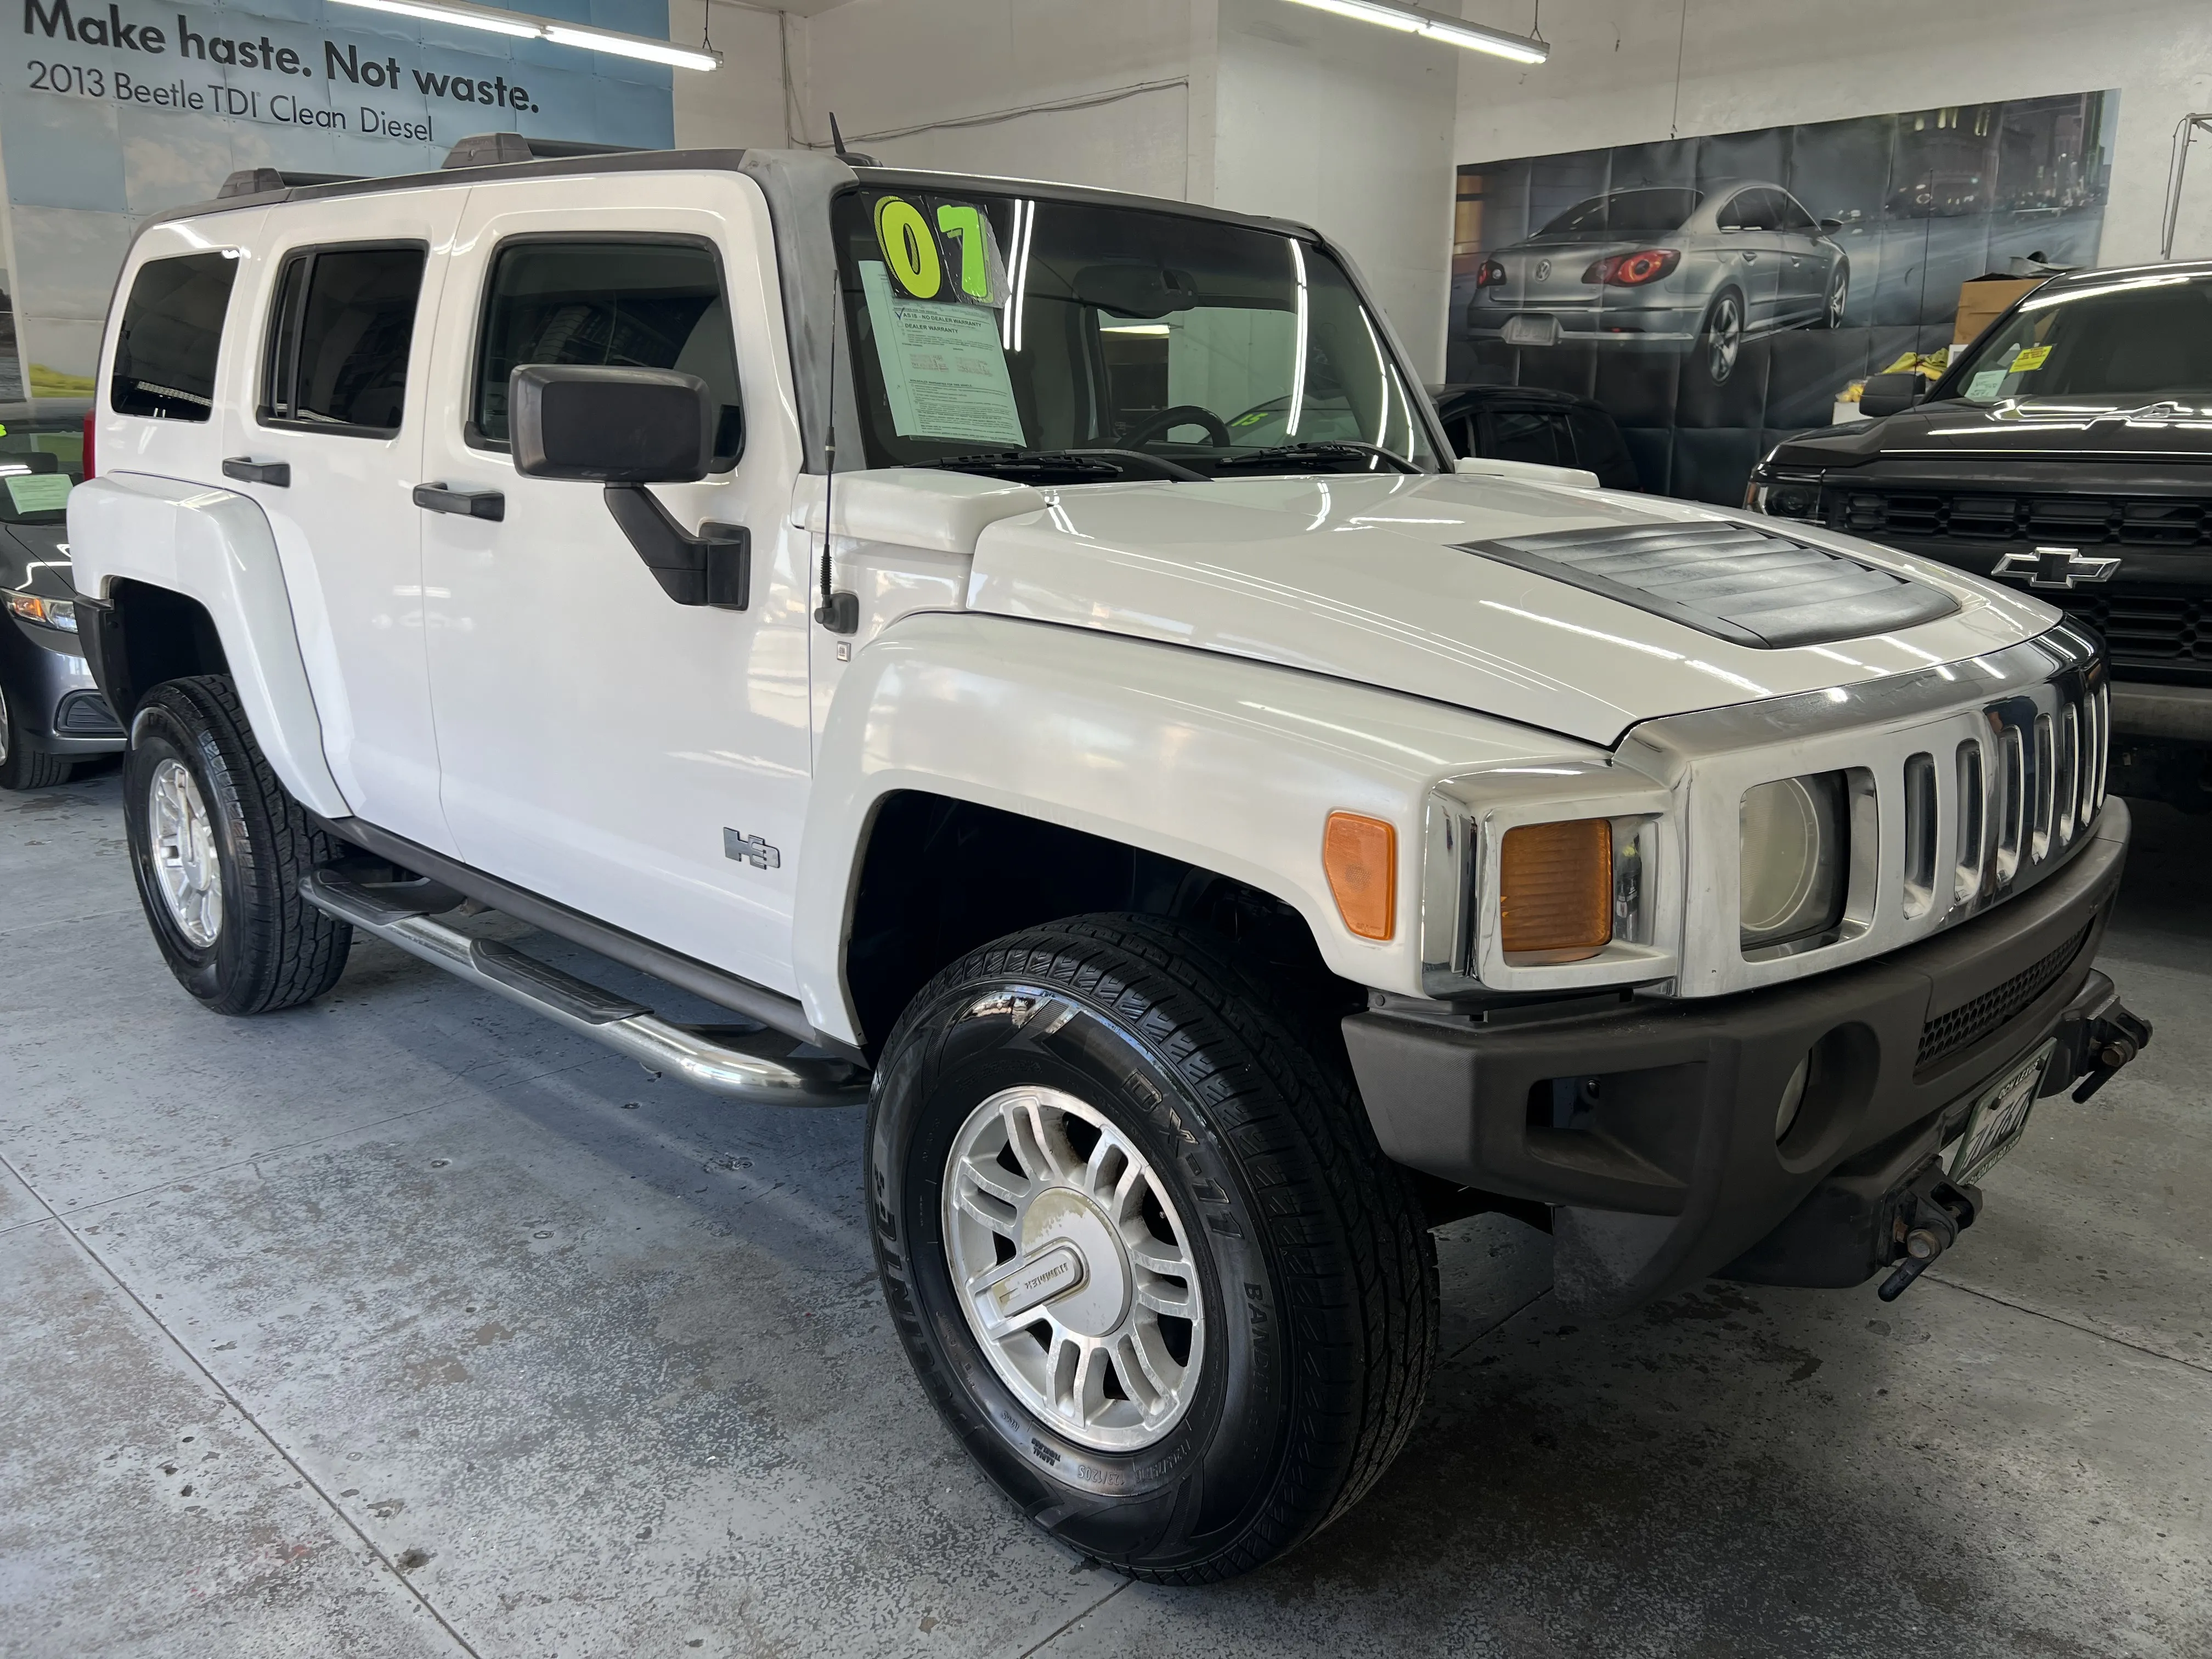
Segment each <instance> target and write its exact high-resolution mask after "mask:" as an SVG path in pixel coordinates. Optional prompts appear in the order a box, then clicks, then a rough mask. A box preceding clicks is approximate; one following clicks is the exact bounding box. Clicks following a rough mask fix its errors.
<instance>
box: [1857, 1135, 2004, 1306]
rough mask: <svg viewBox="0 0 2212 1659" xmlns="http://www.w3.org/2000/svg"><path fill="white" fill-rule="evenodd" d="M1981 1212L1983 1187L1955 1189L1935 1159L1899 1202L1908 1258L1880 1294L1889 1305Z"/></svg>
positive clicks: (1903, 1246)
mask: <svg viewBox="0 0 2212 1659" xmlns="http://www.w3.org/2000/svg"><path fill="white" fill-rule="evenodd" d="M1981 1210H1982V1193H1981V1188H1978V1187H1958V1186H1954V1185H1953V1184H1952V1183H1951V1182H1949V1181H1948V1180H1946V1179H1945V1178H1944V1176H1943V1168H1942V1164H1938V1163H1936V1162H1934V1161H1933V1160H1931V1161H1930V1162H1929V1164H1928V1167H1927V1168H1925V1169H1924V1170H1921V1172H1920V1173H1919V1174H1918V1175H1917V1176H1914V1177H1913V1178H1912V1181H1911V1184H1910V1185H1908V1186H1907V1187H1906V1188H1905V1193H1904V1195H1903V1196H1902V1197H1901V1198H1900V1199H1899V1201H1898V1206H1897V1221H1896V1235H1895V1237H1896V1238H1897V1242H1898V1243H1899V1247H1900V1248H1901V1249H1903V1250H1904V1252H1905V1259H1904V1260H1903V1261H1900V1262H1899V1263H1898V1264H1897V1269H1896V1271H1895V1272H1893V1273H1891V1274H1890V1276H1889V1277H1888V1278H1887V1279H1883V1280H1882V1281H1881V1290H1880V1291H1877V1292H1876V1294H1877V1295H1879V1296H1880V1297H1881V1299H1882V1300H1883V1301H1885V1302H1894V1301H1896V1300H1897V1298H1898V1297H1900V1296H1903V1295H1904V1294H1905V1291H1907V1290H1908V1289H1909V1288H1911V1284H1912V1281H1913V1280H1914V1279H1917V1278H1919V1277H1920V1275H1921V1274H1923V1273H1926V1272H1927V1271H1928V1269H1929V1267H1932V1266H1934V1265H1935V1261H1936V1257H1937V1256H1939V1255H1942V1254H1943V1252H1944V1251H1946V1250H1948V1249H1950V1248H1951V1246H1952V1245H1954V1244H1955V1243H1958V1242H1959V1235H1960V1233H1962V1232H1964V1231H1966V1229H1967V1228H1969V1227H1971V1226H1972V1225H1974V1218H1975V1217H1976V1216H1978V1215H1979V1214H1980V1213H1981Z"/></svg>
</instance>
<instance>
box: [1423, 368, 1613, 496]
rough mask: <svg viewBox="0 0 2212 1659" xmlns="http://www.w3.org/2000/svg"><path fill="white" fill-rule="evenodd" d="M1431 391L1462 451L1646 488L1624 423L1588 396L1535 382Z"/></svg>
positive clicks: (1448, 432) (1446, 429) (1454, 442)
mask: <svg viewBox="0 0 2212 1659" xmlns="http://www.w3.org/2000/svg"><path fill="white" fill-rule="evenodd" d="M1431 396H1432V397H1433V398H1435V399H1436V404H1437V414H1438V415H1440V416H1443V423H1444V435H1445V436H1446V437H1448V438H1449V439H1450V440H1451V446H1452V448H1453V450H1454V451H1455V452H1456V453H1459V454H1461V455H1470V456H1472V455H1480V456H1481V457H1483V458H1484V459H1487V460H1498V461H1538V462H1541V463H1542V464H1543V465H1546V466H1578V467H1581V468H1583V470H1584V471H1590V472H1595V473H1596V474H1597V481H1598V482H1599V483H1601V484H1603V485H1604V486H1605V487H1606V488H1607V489H1641V488H1643V485H1642V483H1640V482H1639V481H1638V478H1637V476H1636V463H1635V462H1634V461H1632V460H1631V459H1629V455H1628V446H1627V445H1626V444H1625V443H1623V442H1622V441H1620V428H1619V427H1617V426H1615V425H1614V424H1613V416H1610V415H1608V414H1607V413H1606V412H1605V410H1604V409H1603V408H1601V406H1600V405H1598V404H1594V403H1592V402H1591V401H1590V400H1589V398H1578V397H1577V396H1575V394H1574V393H1572V392H1547V391H1546V390H1545V389H1544V388H1543V387H1541V386H1434V387H1431Z"/></svg>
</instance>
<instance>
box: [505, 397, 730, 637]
mask: <svg viewBox="0 0 2212 1659" xmlns="http://www.w3.org/2000/svg"><path fill="white" fill-rule="evenodd" d="M714 415H715V410H714V401H713V399H712V398H710V397H709V396H708V391H707V383H706V382H705V381H704V380H701V379H700V378H699V377H698V376H697V375H696V374H677V373H676V372H675V371H674V370H672V369H665V368H590V367H585V366H582V365H576V364H567V363H527V364H525V365H524V366H523V367H522V368H518V369H516V370H515V371H514V372H513V374H510V375H508V376H507V436H508V439H509V441H510V442H511V443H512V445H513V451H514V470H515V471H517V472H520V474H522V476H523V477H526V478H569V479H574V480H577V481H579V482H580V483H597V484H604V485H605V487H606V489H605V494H606V503H607V511H608V512H609V513H612V514H613V515H614V520H615V523H616V524H617V525H618V526H621V529H622V532H623V535H624V536H626V537H628V538H629V544H630V546H631V547H632V548H634V549H635V550H636V552H637V556H638V557H639V558H640V559H641V560H642V561H643V562H644V564H645V568H647V570H649V571H651V572H652V573H653V580H655V581H657V582H659V584H660V591H661V592H664V593H665V594H667V595H668V597H669V598H670V599H673V600H675V601H676V603H677V604H678V605H719V606H720V607H721V608H723V609H724V610H728V611H742V610H744V608H745V605H746V602H747V599H748V596H749V594H750V589H751V586H752V537H751V533H750V532H749V531H747V530H746V528H745V527H744V526H743V525H729V524H702V525H701V526H699V531H698V533H697V534H696V535H694V534H693V533H692V532H690V531H688V530H686V529H684V526H682V525H679V524H678V523H677V522H676V520H673V519H671V517H669V516H668V509H667V508H666V507H663V506H662V505H661V504H660V503H659V501H657V500H656V499H655V498H654V497H653V493H652V492H651V491H650V490H648V489H646V488H645V486H646V485H647V484H653V483H694V482H696V480H698V479H701V478H703V477H706V476H707V470H708V468H709V467H710V466H712V465H714Z"/></svg>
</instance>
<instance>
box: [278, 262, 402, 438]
mask: <svg viewBox="0 0 2212 1659" xmlns="http://www.w3.org/2000/svg"><path fill="white" fill-rule="evenodd" d="M427 257H428V256H427V255H426V253H425V252H424V251H423V250H422V248H420V247H362V248H319V249H316V250H314V251H313V252H307V253H297V254H295V255H293V256H292V258H290V260H289V261H288V262H287V263H286V264H285V267H284V274H283V277H282V278H281V279H280V280H279V282H278V283H277V291H276V322H275V327H274V330H273V331H272V335H271V337H270V346H269V356H268V362H267V367H266V368H265V370H264V381H263V387H262V397H261V418H262V419H263V420H264V421H270V422H284V423H286V424H298V425H301V426H312V427H315V428H325V429H329V430H333V431H343V432H347V433H349V434H358V435H385V434H387V433H392V432H396V431H398V429H399V413H400V410H401V409H402V408H403V407H404V404H405V403H406V399H407V354H408V350H409V349H410V346H411V345H412V344H413V343H414V339H415V309H416V301H417V300H418V299H419V298H420V296H421V295H422V265H423V262H424V260H425V258H427Z"/></svg>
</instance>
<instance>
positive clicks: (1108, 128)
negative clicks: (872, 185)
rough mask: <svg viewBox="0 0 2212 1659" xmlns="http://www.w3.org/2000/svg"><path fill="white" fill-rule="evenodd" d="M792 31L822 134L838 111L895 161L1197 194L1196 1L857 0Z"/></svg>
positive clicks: (861, 145) (798, 76)
mask: <svg viewBox="0 0 2212 1659" xmlns="http://www.w3.org/2000/svg"><path fill="white" fill-rule="evenodd" d="M791 27H792V38H793V60H792V61H793V76H794V79H795V81H796V83H797V86H796V89H797V91H798V94H799V100H798V101H799V106H800V107H801V108H802V109H803V110H804V112H805V118H804V119H805V133H804V135H803V136H804V137H806V138H808V139H810V140H811V141H813V142H816V143H823V142H826V141H827V140H828V138H829V112H831V111H833V110H834V111H835V112H836V114H837V118H838V119H839V121H840V122H841V123H842V125H843V128H844V131H845V137H846V140H847V142H848V143H851V144H852V145H854V148H856V149H866V150H867V151H868V153H869V154H871V155H874V156H876V157H877V158H878V159H879V160H881V161H886V162H890V163H893V164H896V165H900V166H908V167H943V168H947V169H952V170H957V171H961V172H973V173H1001V174H1006V175H1009V176H1012V177H1015V178H1030V179H1055V180H1059V181H1060V182H1063V183H1070V184H1084V185H1101V186H1103V187H1106V188H1109V189H1115V190H1130V191H1142V192H1144V193H1146V194H1148V195H1153V196H1168V197H1185V196H1187V195H1188V192H1189V187H1190V179H1189V167H1188V161H1189V143H1188V128H1189V79H1190V72H1191V71H1190V63H1191V55H1192V30H1191V23H1190V0H1113V3H1111V4H1103V5H1102V4H1100V3H1097V0H848V3H846V4H843V5H840V6H836V7H833V8H831V9H829V10H826V11H823V12H822V13H820V14H819V15H816V16H813V17H811V18H807V19H805V20H803V22H802V20H800V19H799V18H793V20H792V23H791ZM1054 105H1058V106H1062V107H1059V108H1052V107H1040V106H1054ZM947 123H957V124H958V125H945V124H947ZM915 128H922V129H925V130H923V131H908V130H909V129H915ZM876 135H887V136H876Z"/></svg>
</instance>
